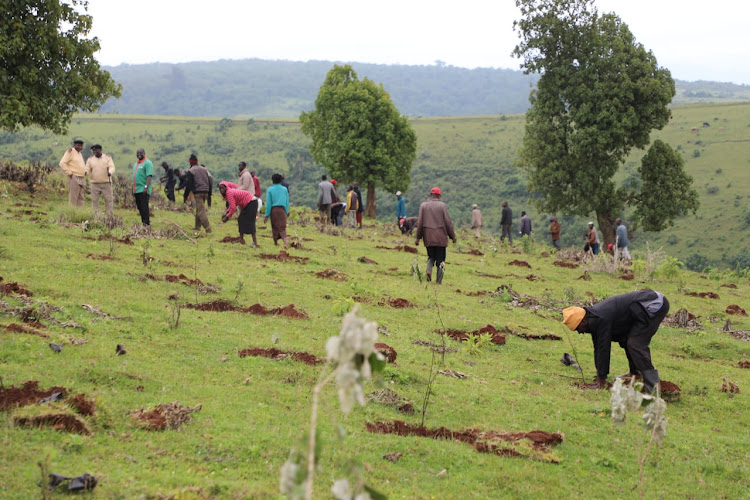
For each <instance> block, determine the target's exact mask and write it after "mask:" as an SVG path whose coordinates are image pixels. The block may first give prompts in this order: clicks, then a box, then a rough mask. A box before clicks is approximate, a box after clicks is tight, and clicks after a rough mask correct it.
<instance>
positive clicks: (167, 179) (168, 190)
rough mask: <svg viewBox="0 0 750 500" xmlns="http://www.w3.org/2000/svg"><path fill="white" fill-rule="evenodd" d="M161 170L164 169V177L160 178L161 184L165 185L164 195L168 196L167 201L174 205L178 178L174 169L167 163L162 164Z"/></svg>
mask: <svg viewBox="0 0 750 500" xmlns="http://www.w3.org/2000/svg"><path fill="white" fill-rule="evenodd" d="M161 168H163V169H164V175H162V176H161V177H160V178H159V182H163V183H164V193H165V194H166V195H167V199H168V200H169V201H171V202H172V203H174V202H175V197H174V187H175V184H177V176H176V175H175V173H174V169H173V168H172V167H171V166H170V165H169V163H167V162H166V161H163V162H161Z"/></svg>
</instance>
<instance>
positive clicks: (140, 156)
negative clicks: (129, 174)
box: [135, 148, 146, 160]
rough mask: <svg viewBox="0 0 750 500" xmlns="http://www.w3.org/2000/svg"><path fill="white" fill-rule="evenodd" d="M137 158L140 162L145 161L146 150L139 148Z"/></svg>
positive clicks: (136, 153)
mask: <svg viewBox="0 0 750 500" xmlns="http://www.w3.org/2000/svg"><path fill="white" fill-rule="evenodd" d="M135 157H136V158H138V160H143V159H144V158H145V157H146V150H145V149H143V148H138V151H136V152H135Z"/></svg>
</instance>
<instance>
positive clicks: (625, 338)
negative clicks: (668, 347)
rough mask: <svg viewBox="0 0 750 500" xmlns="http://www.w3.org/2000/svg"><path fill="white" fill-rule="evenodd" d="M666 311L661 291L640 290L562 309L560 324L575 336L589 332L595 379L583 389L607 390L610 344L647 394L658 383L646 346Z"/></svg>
mask: <svg viewBox="0 0 750 500" xmlns="http://www.w3.org/2000/svg"><path fill="white" fill-rule="evenodd" d="M668 312H669V301H668V300H667V298H666V297H665V296H664V295H663V294H661V293H660V292H656V291H654V290H649V289H645V290H640V291H637V292H631V293H626V294H623V295H616V296H614V297H610V298H608V299H606V300H603V301H601V302H599V303H598V304H595V305H593V306H589V307H568V308H565V309H563V323H564V324H565V325H566V326H567V327H568V328H570V329H571V330H574V331H577V332H578V333H590V334H591V340H592V341H593V343H594V363H595V364H596V378H595V379H594V383H593V384H588V385H586V386H585V388H586V389H606V388H607V376H608V375H609V362H610V352H611V349H612V342H617V343H619V344H620V347H622V348H623V349H624V350H625V355H626V356H627V358H628V366H629V369H630V371H629V373H627V374H625V375H621V376H620V377H630V376H635V375H641V376H642V377H643V385H644V387H645V389H646V390H647V391H648V392H649V393H650V392H651V391H653V389H654V387H655V386H656V385H657V384H658V383H659V373H658V372H657V371H656V370H655V369H654V365H653V364H652V363H651V350H650V349H649V347H648V346H649V344H650V343H651V337H653V336H654V334H656V331H657V330H658V329H659V325H660V324H661V322H662V320H663V319H664V318H665V317H666V315H667V313H668Z"/></svg>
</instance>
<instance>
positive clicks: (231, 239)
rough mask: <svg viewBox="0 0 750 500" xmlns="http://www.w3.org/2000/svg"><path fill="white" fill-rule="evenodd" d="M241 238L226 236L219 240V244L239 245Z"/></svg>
mask: <svg viewBox="0 0 750 500" xmlns="http://www.w3.org/2000/svg"><path fill="white" fill-rule="evenodd" d="M239 242H240V237H239V236H235V237H232V236H224V237H223V238H222V239H220V240H219V243H239Z"/></svg>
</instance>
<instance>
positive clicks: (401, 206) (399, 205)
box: [396, 191, 406, 221]
mask: <svg viewBox="0 0 750 500" xmlns="http://www.w3.org/2000/svg"><path fill="white" fill-rule="evenodd" d="M396 198H397V199H398V201H396V221H400V220H401V219H404V218H406V200H404V198H403V196H402V195H401V191H396Z"/></svg>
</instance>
